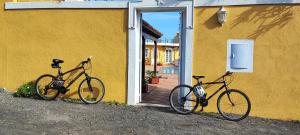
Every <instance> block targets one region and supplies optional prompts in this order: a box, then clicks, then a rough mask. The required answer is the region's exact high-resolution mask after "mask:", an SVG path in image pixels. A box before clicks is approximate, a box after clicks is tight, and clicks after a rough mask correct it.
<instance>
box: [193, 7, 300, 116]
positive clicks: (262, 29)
mask: <svg viewBox="0 0 300 135" xmlns="http://www.w3.org/2000/svg"><path fill="white" fill-rule="evenodd" d="M225 8H226V10H227V11H228V17H227V22H226V23H225V24H224V26H221V25H220V24H218V22H217V12H218V10H219V7H218V8H217V7H211V8H209V7H205V8H196V9H195V14H194V17H195V19H194V21H195V22H194V24H195V28H194V47H193V54H194V55H193V74H198V75H205V76H207V77H206V78H205V79H204V80H205V81H213V80H214V79H216V78H218V77H219V76H221V75H222V74H223V73H224V72H225V70H226V53H227V48H226V47H227V40H228V39H253V40H254V41H255V43H254V72H253V73H236V77H235V80H234V82H233V83H232V84H231V85H230V88H236V89H241V90H242V91H243V92H245V93H246V94H247V95H248V96H249V98H250V100H251V103H252V110H251V113H250V115H252V116H259V117H266V118H278V119H297V120H299V119H300V98H299V96H300V91H299V90H300V86H299V83H300V76H299V75H300V70H299V69H300V63H299V61H300V53H299V50H300V42H299V35H300V27H299V22H300V17H299V14H300V6H299V5H293V6H292V5H277V6H271V5H261V6H233V7H225ZM214 88H216V87H214ZM214 90H215V89H213V88H212V89H207V92H208V93H209V94H211V93H212V92H213V91H214ZM216 99H217V96H216V97H214V98H213V100H212V101H210V105H209V107H207V108H205V111H213V112H216V111H217V106H216Z"/></svg>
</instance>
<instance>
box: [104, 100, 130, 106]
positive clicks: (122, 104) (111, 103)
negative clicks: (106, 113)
mask: <svg viewBox="0 0 300 135" xmlns="http://www.w3.org/2000/svg"><path fill="white" fill-rule="evenodd" d="M104 104H106V105H117V106H126V104H125V103H120V102H118V101H115V100H114V101H108V102H104Z"/></svg>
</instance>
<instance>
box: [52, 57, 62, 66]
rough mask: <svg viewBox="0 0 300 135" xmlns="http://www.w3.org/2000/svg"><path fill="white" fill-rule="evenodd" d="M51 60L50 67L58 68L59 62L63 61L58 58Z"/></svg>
mask: <svg viewBox="0 0 300 135" xmlns="http://www.w3.org/2000/svg"><path fill="white" fill-rule="evenodd" d="M52 62H53V63H52V64H51V67H52V68H59V63H64V61H63V60H60V59H53V60H52Z"/></svg>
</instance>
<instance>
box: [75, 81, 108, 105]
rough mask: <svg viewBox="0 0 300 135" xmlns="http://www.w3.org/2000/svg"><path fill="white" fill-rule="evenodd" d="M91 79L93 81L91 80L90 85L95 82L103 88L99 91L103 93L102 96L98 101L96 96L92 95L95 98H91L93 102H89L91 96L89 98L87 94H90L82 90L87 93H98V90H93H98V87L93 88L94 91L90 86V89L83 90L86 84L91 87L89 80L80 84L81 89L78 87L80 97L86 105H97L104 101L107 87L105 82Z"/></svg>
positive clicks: (98, 97)
mask: <svg viewBox="0 0 300 135" xmlns="http://www.w3.org/2000/svg"><path fill="white" fill-rule="evenodd" d="M90 79H91V80H90V83H91V82H92V81H93V80H95V81H97V82H99V84H100V87H101V88H100V89H101V90H100V89H99V91H98V93H101V95H100V96H97V97H96V99H95V96H94V95H92V96H93V98H90V100H91V101H90V100H89V96H90V95H88V97H87V96H86V94H88V93H83V92H84V91H82V90H85V91H87V92H89V91H90V92H92V93H96V92H97V91H96V90H97V89H93V88H97V87H92V90H90V88H89V86H88V89H86V88H85V89H82V87H83V84H84V82H87V83H86V84H87V85H89V84H88V81H87V79H84V80H82V82H81V83H80V85H79V87H78V95H79V97H80V99H81V100H82V101H83V102H84V103H86V104H96V103H98V102H100V101H101V100H102V99H103V97H104V94H105V86H104V84H103V82H102V81H101V80H100V79H98V78H95V77H90ZM90 85H92V83H91V84H90Z"/></svg>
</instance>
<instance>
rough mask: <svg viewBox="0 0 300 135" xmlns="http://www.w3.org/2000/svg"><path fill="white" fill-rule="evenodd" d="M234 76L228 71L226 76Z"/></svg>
mask: <svg viewBox="0 0 300 135" xmlns="http://www.w3.org/2000/svg"><path fill="white" fill-rule="evenodd" d="M232 74H233V72H230V71H227V72H226V73H225V75H224V76H230V75H232Z"/></svg>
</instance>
